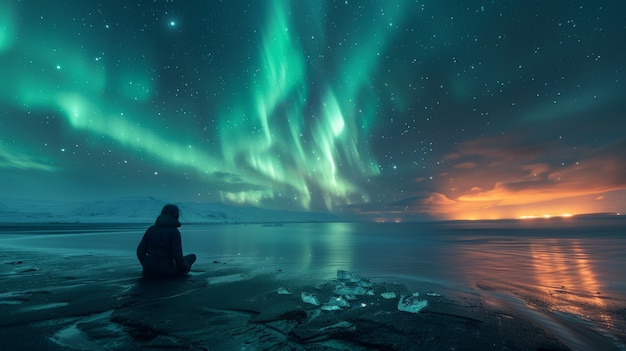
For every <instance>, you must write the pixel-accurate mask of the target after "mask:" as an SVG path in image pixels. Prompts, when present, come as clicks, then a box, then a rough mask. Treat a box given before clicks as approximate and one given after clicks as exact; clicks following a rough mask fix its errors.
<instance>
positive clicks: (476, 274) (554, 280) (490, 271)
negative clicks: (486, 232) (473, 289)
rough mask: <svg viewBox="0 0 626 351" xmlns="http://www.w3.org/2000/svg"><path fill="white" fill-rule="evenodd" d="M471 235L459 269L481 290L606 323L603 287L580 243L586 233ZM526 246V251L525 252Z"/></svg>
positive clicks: (608, 319)
mask: <svg viewBox="0 0 626 351" xmlns="http://www.w3.org/2000/svg"><path fill="white" fill-rule="evenodd" d="M485 239H486V238H484V237H477V238H472V239H471V240H476V241H477V244H476V245H468V246H473V247H471V248H468V247H467V246H465V247H464V248H463V250H461V252H459V253H458V254H459V256H458V257H457V258H458V259H459V262H458V266H459V267H461V268H460V269H461V271H462V272H460V273H461V274H463V275H464V276H465V277H469V279H470V280H472V281H473V283H474V284H475V285H476V286H477V287H478V288H480V289H481V290H485V289H486V290H490V289H492V288H496V290H502V291H506V292H508V293H511V294H514V295H517V296H519V297H521V298H522V299H523V300H525V301H527V302H528V301H532V303H533V304H540V305H543V307H544V308H547V309H548V310H551V311H555V312H564V313H569V314H572V315H577V316H579V317H580V318H583V319H585V320H594V321H597V322H598V323H602V324H604V325H605V326H607V327H609V328H610V327H614V326H615V325H616V323H615V321H614V320H613V318H612V317H611V316H610V315H609V314H607V313H606V311H607V304H606V299H605V297H603V295H602V291H603V290H604V289H605V288H606V287H605V286H604V285H603V283H602V282H601V281H600V280H599V279H598V272H597V271H596V268H595V267H594V263H593V259H592V258H591V257H590V255H589V254H588V252H587V250H586V249H585V247H586V246H587V245H589V244H590V242H591V241H593V240H592V239H572V238H559V239H546V238H529V239H528V240H527V241H526V240H524V242H519V241H516V240H513V241H511V242H509V241H508V240H494V241H493V242H484V240H485ZM525 252H526V253H525Z"/></svg>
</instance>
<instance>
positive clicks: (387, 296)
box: [380, 291, 396, 300]
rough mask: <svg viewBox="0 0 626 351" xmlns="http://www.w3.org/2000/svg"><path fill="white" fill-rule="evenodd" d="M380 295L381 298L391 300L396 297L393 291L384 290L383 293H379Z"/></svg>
mask: <svg viewBox="0 0 626 351" xmlns="http://www.w3.org/2000/svg"><path fill="white" fill-rule="evenodd" d="M380 296H382V297H383V299H387V300H391V299H395V298H396V293H395V292H393V291H388V292H384V293H382V294H380Z"/></svg>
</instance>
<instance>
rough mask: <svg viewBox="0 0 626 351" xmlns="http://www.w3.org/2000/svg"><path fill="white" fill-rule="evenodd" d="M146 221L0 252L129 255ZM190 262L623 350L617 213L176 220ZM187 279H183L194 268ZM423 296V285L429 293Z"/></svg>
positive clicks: (575, 344)
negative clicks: (438, 300)
mask: <svg viewBox="0 0 626 351" xmlns="http://www.w3.org/2000/svg"><path fill="white" fill-rule="evenodd" d="M146 226H147V225H136V224H128V225H120V224H116V225H111V224H50V225H48V224H37V225H30V226H29V225H23V224H20V225H15V226H10V225H2V226H0V229H1V232H0V234H1V235H0V246H2V247H14V248H22V249H32V250H46V251H51V252H52V251H55V252H62V253H64V254H67V253H72V252H75V253H86V252H88V253H97V254H102V255H113V256H119V255H122V256H127V255H130V256H133V255H135V248H136V245H137V243H138V242H139V240H140V239H141V236H142V235H143V233H144V231H145V228H146ZM180 231H181V233H182V240H183V249H184V253H185V254H187V253H195V254H196V255H198V262H197V264H196V265H198V266H202V265H204V266H207V265H210V264H231V265H239V266H242V267H248V268H250V269H253V270H256V271H258V272H280V273H281V275H282V276H283V277H285V278H288V279H298V280H302V281H310V282H321V281H324V280H328V279H332V278H333V277H336V274H337V271H338V270H344V271H348V272H351V273H352V274H353V275H356V276H360V277H365V278H368V279H371V280H372V281H374V282H377V281H384V282H399V283H403V284H408V285H409V286H411V287H412V288H414V289H417V290H419V289H420V287H421V286H424V284H428V286H429V287H433V286H435V287H439V289H440V291H439V293H441V294H455V295H457V296H462V295H463V294H468V296H469V295H471V296H474V297H479V298H480V299H481V300H482V301H484V302H485V303H486V304H487V305H490V306H491V307H493V308H495V309H498V310H501V311H509V312H510V313H511V314H515V315H522V316H525V317H526V318H528V319H530V320H532V321H534V322H535V323H536V324H537V325H539V326H541V327H542V328H544V329H545V330H547V331H549V332H551V333H552V334H554V335H556V336H558V337H559V338H560V339H561V340H562V341H563V342H564V343H565V344H566V345H567V346H568V347H570V348H571V349H573V350H602V349H607V347H610V349H616V350H626V346H625V344H624V342H625V340H626V279H625V277H626V273H625V271H626V218H624V216H613V217H597V218H596V217H592V218H550V219H527V220H502V221H450V222H407V223H366V222H338V223H269V224H268V223H265V224H262V223H258V224H185V223H184V224H183V226H182V227H181V228H180ZM192 273H193V272H192ZM431 290H432V288H431Z"/></svg>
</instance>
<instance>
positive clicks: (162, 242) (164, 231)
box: [137, 215, 191, 277]
mask: <svg viewBox="0 0 626 351" xmlns="http://www.w3.org/2000/svg"><path fill="white" fill-rule="evenodd" d="M180 225H181V224H180V222H179V221H178V220H177V219H175V218H174V217H171V216H168V215H159V217H157V219H156V222H155V224H154V225H153V226H151V227H150V228H148V230H146V233H145V234H144V235H143V238H142V239H141V242H140V243H139V246H137V258H138V259H139V262H141V265H142V266H143V275H144V276H148V277H174V276H179V275H183V274H185V273H187V272H189V270H190V268H191V267H190V266H189V264H188V263H187V261H185V260H184V259H183V248H182V244H181V239H180V232H179V231H178V227H180Z"/></svg>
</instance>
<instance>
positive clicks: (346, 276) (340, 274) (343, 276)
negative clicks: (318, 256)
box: [337, 269, 352, 280]
mask: <svg viewBox="0 0 626 351" xmlns="http://www.w3.org/2000/svg"><path fill="white" fill-rule="evenodd" d="M337 279H339V280H350V279H352V273H350V272H348V271H344V270H341V269H340V270H338V271H337Z"/></svg>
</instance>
